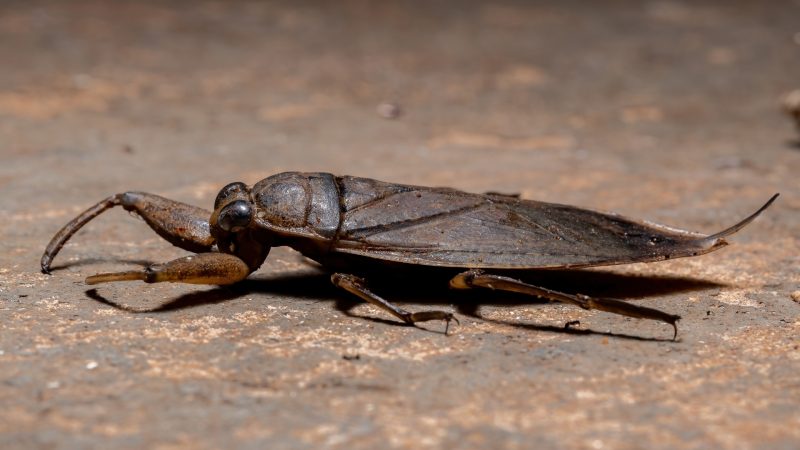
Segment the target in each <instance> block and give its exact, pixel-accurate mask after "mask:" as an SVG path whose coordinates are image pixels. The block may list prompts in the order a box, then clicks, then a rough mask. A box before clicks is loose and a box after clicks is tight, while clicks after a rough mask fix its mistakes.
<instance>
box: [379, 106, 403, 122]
mask: <svg viewBox="0 0 800 450" xmlns="http://www.w3.org/2000/svg"><path fill="white" fill-rule="evenodd" d="M377 112H378V115H379V116H381V117H383V118H384V119H397V118H398V117H400V114H401V113H402V110H401V109H400V106H399V105H397V104H395V103H388V102H384V103H381V104H380V105H378V108H377Z"/></svg>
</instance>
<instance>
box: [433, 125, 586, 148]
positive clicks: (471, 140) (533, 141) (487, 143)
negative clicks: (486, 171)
mask: <svg viewBox="0 0 800 450" xmlns="http://www.w3.org/2000/svg"><path fill="white" fill-rule="evenodd" d="M574 143H575V141H574V138H572V137H571V136H566V135H541V136H518V137H511V136H501V135H499V134H491V133H480V132H475V131H464V130H450V131H447V132H444V133H441V134H438V135H436V136H434V137H433V138H431V139H430V140H429V141H428V146H429V147H430V148H433V149H443V148H448V147H469V148H482V149H493V150H566V149H569V148H572V147H573V145H574Z"/></svg>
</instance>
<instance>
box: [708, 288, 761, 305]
mask: <svg viewBox="0 0 800 450" xmlns="http://www.w3.org/2000/svg"><path fill="white" fill-rule="evenodd" d="M753 294H755V291H753V290H749V289H737V290H729V289H723V290H722V291H720V293H719V295H717V296H716V299H717V300H718V301H719V302H721V303H725V304H726V305H734V306H746V307H748V308H761V307H762V306H764V305H763V303H762V302H759V301H758V300H753V299H752V298H750V296H751V295H753Z"/></svg>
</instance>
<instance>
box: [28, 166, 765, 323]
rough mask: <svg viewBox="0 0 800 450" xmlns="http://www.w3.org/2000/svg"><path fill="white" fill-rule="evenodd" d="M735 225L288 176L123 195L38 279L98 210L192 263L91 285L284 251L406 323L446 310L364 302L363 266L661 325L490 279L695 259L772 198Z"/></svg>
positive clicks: (195, 271)
mask: <svg viewBox="0 0 800 450" xmlns="http://www.w3.org/2000/svg"><path fill="white" fill-rule="evenodd" d="M777 196H778V194H775V195H774V196H773V197H772V198H771V199H770V200H769V201H768V202H767V203H766V204H765V205H764V206H762V207H761V208H760V209H759V210H758V211H756V212H755V213H754V214H752V215H751V216H749V217H747V218H746V219H744V220H742V221H741V222H739V223H738V224H736V225H734V226H732V227H730V228H728V229H726V230H724V231H721V232H719V233H716V234H712V235H704V234H698V233H692V232H689V231H683V230H678V229H675V228H670V227H665V226H662V225H656V224H650V223H644V222H639V221H635V220H631V219H627V218H624V217H621V216H617V215H614V214H605V213H599V212H595V211H590V210H586V209H581V208H576V207H573V206H566V205H558V204H551V203H543V202H537V201H532V200H522V199H519V198H517V197H514V196H509V195H502V194H494V193H489V194H470V193H466V192H462V191H457V190H454V189H448V188H430V187H420V186H407V185H400V184H393V183H385V182H381V181H377V180H372V179H367V178H357V177H349V176H343V177H339V176H334V175H331V174H328V173H297V172H286V173H281V174H277V175H273V176H271V177H269V178H266V179H264V180H261V181H259V182H258V183H256V184H255V185H253V186H252V187H248V186H246V185H245V184H244V183H241V182H236V183H231V184H229V185H227V186H225V187H224V188H222V190H221V191H220V192H219V194H218V195H217V198H216V201H215V202H214V211H213V212H209V211H205V210H203V209H200V208H197V207H194V206H190V205H186V204H184V203H180V202H176V201H173V200H169V199H166V198H163V197H159V196H156V195H152V194H146V193H141V192H126V193H122V194H117V195H114V196H111V197H109V198H107V199H105V200H103V201H101V202H99V203H98V204H96V205H94V206H92V207H91V208H89V209H88V210H86V211H84V212H83V213H82V214H80V215H78V217H76V218H75V219H73V220H72V221H70V222H69V223H68V224H67V225H65V226H64V227H63V228H62V229H61V230H60V231H59V232H58V233H57V234H56V235H55V236H54V237H53V239H52V240H51V241H50V244H49V245H48V246H47V249H46V250H45V252H44V255H43V256H42V261H41V265H42V271H44V272H46V273H47V272H49V271H50V264H51V262H52V260H53V258H54V257H55V256H56V254H57V253H58V252H59V250H60V249H61V248H62V247H63V245H64V244H65V243H66V241H67V240H68V239H69V238H70V237H71V236H72V235H73V234H74V233H75V232H76V231H77V230H78V229H80V228H81V227H82V226H83V225H85V224H86V223H87V222H89V221H90V220H91V219H93V218H94V217H96V216H97V215H98V214H100V213H102V212H103V211H105V210H107V209H109V208H112V207H114V206H122V207H123V208H125V209H126V210H129V211H133V212H135V213H137V214H138V215H139V216H141V217H142V218H143V219H144V220H145V221H146V222H147V224H148V225H149V226H150V227H151V228H152V229H153V230H154V231H156V233H158V234H159V235H160V236H161V237H163V238H164V239H166V240H167V241H169V242H171V243H172V244H174V245H176V246H178V247H180V248H183V249H185V250H189V251H192V252H196V253H197V254H196V255H193V256H188V257H183V258H178V259H176V260H173V261H170V262H167V263H165V264H158V265H153V266H150V267H147V268H145V269H144V270H138V271H130V272H117V273H105V274H98V275H94V276H90V277H88V278H87V279H86V282H87V284H96V283H102V282H109V281H122V280H143V281H145V282H148V283H155V282H162V281H171V282H183V283H196V284H217V285H224V284H231V283H236V282H238V281H241V280H243V279H244V278H246V277H247V276H248V275H249V274H250V273H252V272H254V271H256V270H257V269H258V268H259V267H260V266H261V264H262V263H263V262H264V260H265V259H266V258H267V255H268V253H269V250H270V248H272V247H276V246H289V247H292V248H294V249H295V250H298V251H299V252H301V253H302V254H303V255H305V256H307V257H309V258H311V259H313V260H315V261H317V262H319V263H320V264H321V265H322V266H323V267H324V268H326V269H327V270H329V271H330V272H331V273H332V275H331V281H332V282H333V283H334V284H335V285H336V286H338V287H341V288H343V289H345V290H347V291H349V292H351V293H352V294H355V295H357V296H358V297H360V298H362V299H364V300H366V301H368V302H370V303H372V304H374V305H376V306H379V307H381V308H383V309H384V310H386V311H388V312H389V313H391V314H393V315H394V316H396V317H397V318H399V319H401V320H403V321H404V322H406V323H409V324H414V323H417V322H423V321H428V320H445V321H447V323H448V324H449V322H450V320H453V319H454V318H453V315H452V314H451V313H449V312H445V311H421V312H414V313H412V312H407V311H405V310H403V309H401V308H399V307H397V306H395V305H393V304H391V303H389V302H388V301H386V300H384V299H383V298H381V297H379V296H378V295H376V294H374V293H373V292H371V291H370V290H369V289H368V288H367V285H366V282H365V280H364V279H363V278H361V277H360V276H358V275H360V274H362V273H364V269H365V268H367V267H369V268H371V269H372V270H374V269H375V268H381V267H384V268H386V269H390V268H392V267H397V266H398V265H400V266H427V267H446V268H453V269H463V270H464V271H463V272H461V273H459V274H458V275H456V276H455V277H453V278H452V279H451V280H450V286H451V287H453V288H457V289H467V288H474V287H485V288H491V289H497V290H505V291H513V292H520V293H524V294H530V295H535V296H538V297H543V298H547V299H550V300H554V301H560V302H566V303H571V304H574V305H577V306H579V307H582V308H585V309H598V310H603V311H607V312H612V313H617V314H622V315H626V316H630V317H638V318H644V319H653V320H660V321H663V322H666V323H669V324H671V325H672V326H673V328H675V332H676V333H677V327H676V326H675V324H676V322H677V320H678V319H679V318H680V316H677V315H672V314H667V313H664V312H662V311H658V310H655V309H652V308H646V307H642V306H637V305H633V304H630V303H626V302H623V301H620V300H614V299H605V298H593V297H589V296H586V295H582V294H567V293H561V292H556V291H552V290H548V289H545V288H541V287H537V286H533V285H530V284H527V283H523V282H522V281H519V280H517V279H514V278H510V277H507V276H501V275H499V274H492V273H491V272H492V270H495V271H498V270H501V269H502V270H506V271H508V270H511V271H513V270H525V269H562V268H578V267H593V266H602V265H612V264H625V263H633V262H648V261H659V260H665V259H669V258H677V257H686V256H696V255H700V254H703V253H708V252H711V251H714V250H717V249H719V248H721V247H723V246H725V245H726V244H727V243H726V241H725V240H724V238H725V237H726V236H728V235H730V234H733V233H735V232H737V231H739V230H740V229H742V228H743V227H744V226H746V225H747V224H749V223H750V222H751V221H752V220H753V219H755V218H756V217H757V216H758V215H759V214H760V213H761V212H762V211H764V210H765V209H766V208H767V207H768V206H769V205H770V204H772V202H773V201H774V200H775V198H777Z"/></svg>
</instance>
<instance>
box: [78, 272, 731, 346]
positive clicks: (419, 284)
mask: <svg viewBox="0 0 800 450" xmlns="http://www.w3.org/2000/svg"><path fill="white" fill-rule="evenodd" d="M125 262H133V261H125ZM444 272H446V271H441V272H437V271H434V272H431V271H419V272H417V273H414V274H406V273H399V274H389V275H387V274H386V273H382V274H380V273H376V274H374V275H372V278H371V279H370V285H371V287H372V288H374V290H375V291H376V292H382V293H385V294H387V296H389V295H391V297H392V299H393V300H394V301H396V302H397V303H400V304H424V305H451V306H453V307H454V308H455V309H456V311H457V312H458V313H459V314H461V315H464V316H468V317H473V318H476V319H479V320H483V321H486V322H491V323H495V324H499V325H505V326H511V327H515V328H520V329H524V330H530V331H539V332H542V331H544V332H554V333H564V334H573V335H602V336H610V337H616V338H625V339H635V340H644V341H662V340H665V341H667V340H669V339H659V338H647V337H641V336H633V335H626V334H619V333H610V332H601V331H595V330H591V329H587V328H574V327H570V326H554V325H546V324H536V323H533V324H532V323H521V322H513V321H506V320H499V319H493V318H488V317H484V316H482V315H481V313H480V309H481V307H482V306H505V307H513V306H521V305H536V304H545V303H548V301H547V300H540V299H537V298H535V297H531V296H527V295H522V294H514V293H509V292H501V291H489V292H487V291H463V290H452V289H449V288H448V287H447V285H448V284H447V280H448V279H449V278H448V274H447V273H444ZM513 274H514V276H516V277H519V278H522V279H524V280H526V281H529V282H531V283H536V284H537V285H540V286H546V287H548V288H550V289H554V290H560V291H565V292H570V291H580V292H581V293H586V294H587V295H592V296H598V297H612V298H625V299H643V298H649V297H655V296H663V295H669V294H680V293H686V292H692V291H699V290H706V289H711V288H718V287H722V286H724V285H723V284H721V283H717V282H713V281H708V280H701V279H696V278H691V277H682V276H641V275H629V274H620V273H614V272H609V271H602V270H546V271H535V270H534V271H525V272H518V271H517V272H513ZM400 280H403V281H400ZM409 280H413V282H409ZM251 294H272V295H277V296H285V297H291V298H295V299H305V300H317V301H332V302H334V307H335V308H336V309H337V310H338V311H340V312H341V313H343V314H345V315H347V316H349V317H356V318H359V319H361V320H368V321H371V322H375V323H381V324H387V325H393V326H408V325H407V324H405V323H402V322H398V321H395V320H391V319H384V318H380V317H374V316H364V315H360V314H356V313H354V312H353V311H352V310H353V309H354V308H355V307H356V306H358V305H362V304H363V302H360V301H358V300H357V299H351V298H350V297H347V296H342V295H341V291H340V290H338V289H337V288H336V287H335V286H333V285H332V284H331V282H330V275H328V274H327V273H324V272H322V271H319V272H318V271H313V270H312V271H308V270H305V271H302V272H300V273H289V274H279V275H267V276H264V277H254V278H250V279H246V280H243V281H241V282H239V283H237V284H235V285H230V286H220V287H216V288H213V289H208V290H203V291H192V292H188V293H185V294H182V295H179V296H177V297H175V298H173V299H171V300H168V301H167V302H165V303H162V304H160V305H157V306H155V307H151V308H136V307H132V306H129V305H124V304H120V303H117V302H115V301H113V300H109V299H107V298H106V297H104V296H103V295H102V294H100V293H99V292H98V290H97V289H89V290H87V291H86V295H87V296H88V297H90V298H92V299H93V300H95V301H98V302H101V303H103V304H106V305H109V306H112V307H114V308H117V309H122V310H125V311H129V312H134V313H163V312H170V311H175V310H181V309H186V308H193V307H198V306H201V305H211V304H217V303H222V302H226V301H229V300H234V299H236V298H240V297H244V296H247V295H251ZM429 331H433V330H429Z"/></svg>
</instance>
